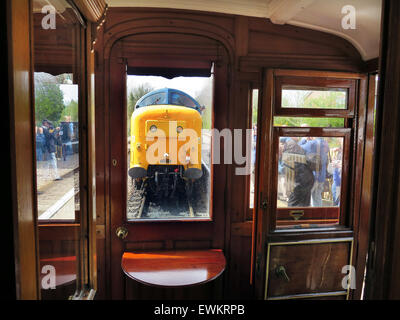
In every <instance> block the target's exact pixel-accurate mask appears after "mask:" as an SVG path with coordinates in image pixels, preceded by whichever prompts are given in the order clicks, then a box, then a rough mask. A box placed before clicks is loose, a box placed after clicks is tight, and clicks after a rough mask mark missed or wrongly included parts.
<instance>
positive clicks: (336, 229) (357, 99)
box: [254, 70, 368, 298]
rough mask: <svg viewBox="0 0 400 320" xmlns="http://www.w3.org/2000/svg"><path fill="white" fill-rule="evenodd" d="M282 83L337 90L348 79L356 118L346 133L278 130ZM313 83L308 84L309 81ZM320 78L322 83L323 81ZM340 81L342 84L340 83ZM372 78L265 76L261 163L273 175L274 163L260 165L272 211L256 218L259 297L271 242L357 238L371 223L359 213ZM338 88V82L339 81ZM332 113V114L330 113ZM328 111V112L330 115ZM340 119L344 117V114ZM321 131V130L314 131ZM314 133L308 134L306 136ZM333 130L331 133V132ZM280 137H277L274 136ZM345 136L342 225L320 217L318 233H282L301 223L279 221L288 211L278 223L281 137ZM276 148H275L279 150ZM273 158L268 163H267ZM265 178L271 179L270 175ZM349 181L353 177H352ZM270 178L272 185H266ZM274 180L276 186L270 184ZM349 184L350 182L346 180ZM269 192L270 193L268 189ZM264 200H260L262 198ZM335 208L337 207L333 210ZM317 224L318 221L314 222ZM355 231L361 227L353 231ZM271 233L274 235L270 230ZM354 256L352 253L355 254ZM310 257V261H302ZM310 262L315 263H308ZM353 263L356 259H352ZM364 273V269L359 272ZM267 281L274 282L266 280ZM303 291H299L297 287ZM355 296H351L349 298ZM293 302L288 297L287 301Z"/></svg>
mask: <svg viewBox="0 0 400 320" xmlns="http://www.w3.org/2000/svg"><path fill="white" fill-rule="evenodd" d="M275 76H276V77H277V79H284V81H286V82H287V83H288V84H290V83H291V82H292V81H293V82H296V81H297V82H296V84H298V85H300V84H301V83H304V84H305V85H308V86H317V87H318V86H321V87H324V86H330V83H332V85H333V86H334V83H335V82H336V81H337V80H336V79H342V80H340V81H343V80H344V79H348V80H344V82H342V84H343V83H345V82H347V85H346V86H348V88H350V92H351V94H350V96H349V102H348V103H349V106H351V105H352V106H351V107H350V108H349V109H348V110H345V111H344V112H342V113H341V116H342V117H343V116H344V117H349V118H350V119H353V120H351V121H346V122H345V127H347V128H344V129H321V128H311V129H306V130H305V131H304V128H274V129H272V118H273V113H272V112H271V110H275V114H277V115H281V113H282V111H283V108H280V109H279V108H277V106H276V103H277V101H278V102H279V99H276V97H277V96H278V95H279V94H280V89H279V90H278V89H277V87H278V86H280V83H279V82H278V84H277V82H274V77H275ZM306 79H307V80H306ZM318 79H319V80H322V79H323V80H322V81H319V85H318ZM307 81H309V82H307ZM340 81H339V82H340ZM365 83H366V77H365V76H364V75H363V74H360V73H347V72H345V73H343V72H332V73H331V72H327V71H304V70H268V71H267V74H266V76H265V87H264V88H265V91H264V94H266V96H265V97H264V99H263V106H262V109H261V112H262V115H261V119H263V123H266V126H265V128H264V130H263V128H261V130H262V133H261V134H262V140H261V150H263V149H264V151H263V152H261V154H260V157H261V159H260V164H262V163H263V162H264V161H265V162H268V163H270V162H271V160H270V159H273V162H272V168H275V169H273V170H272V171H271V170H270V169H269V168H268V165H265V166H266V167H265V169H262V167H261V166H260V165H259V168H260V169H259V170H264V171H259V177H258V181H259V182H258V183H259V188H260V189H259V197H260V198H259V199H265V198H267V199H268V202H269V205H268V207H267V208H266V210H262V209H258V210H257V211H258V212H257V215H256V218H255V219H256V225H255V231H254V232H255V233H256V234H257V241H256V242H254V261H255V263H254V283H255V290H256V291H255V292H256V295H257V296H259V295H263V294H264V291H263V290H264V288H263V286H262V285H261V284H260V282H261V281H262V279H263V275H262V270H265V267H266V266H265V262H264V261H265V260H264V259H265V251H264V248H265V247H264V246H265V245H267V244H272V243H276V242H277V241H282V242H287V241H307V240H311V239H333V238H335V237H336V238H340V237H346V238H347V237H350V239H353V238H352V237H353V236H357V235H358V229H357V228H358V224H359V223H360V221H361V222H362V223H365V222H366V221H365V219H368V217H367V215H361V216H359V215H358V210H359V201H360V198H359V197H360V190H361V189H360V186H361V183H362V162H363V157H364V134H365V133H364V127H365V119H366V118H365V114H366V107H365V104H366V101H367V99H366V93H367V87H366V85H365ZM336 85H338V83H337V82H336ZM307 112H308V110H305V109H301V110H300V109H299V110H291V111H290V112H289V114H291V115H292V116H303V113H307ZM325 112H326V111H325V110H324V111H323V112H321V113H320V114H319V113H318V111H317V112H316V111H315V110H313V111H312V112H310V113H309V115H310V116H317V115H320V116H327V114H325ZM329 112H330V111H329ZM329 112H328V113H329ZM336 116H340V115H339V113H338V114H336ZM314 130H315V131H314ZM306 131H308V133H306ZM328 132H329V133H328ZM271 135H272V136H273V137H274V138H272V136H271ZM281 135H284V136H325V135H327V136H329V135H333V136H343V137H344V138H345V139H344V140H345V142H344V151H343V154H344V159H343V163H344V165H345V168H344V169H343V179H342V192H341V197H342V198H341V214H340V218H339V221H338V223H339V224H338V225H337V226H331V225H328V226H326V227H323V225H324V224H330V223H329V222H332V221H327V220H325V218H323V219H324V220H320V219H319V223H321V226H320V227H319V228H312V229H308V230H307V229H304V230H303V231H301V230H299V229H297V230H296V229H292V230H290V229H286V230H285V229H284V228H283V229H282V228H280V226H281V225H282V224H286V225H288V224H290V225H291V224H296V222H294V221H292V222H290V223H287V222H286V221H280V220H279V210H280V211H281V212H282V213H284V212H286V211H287V210H286V209H282V210H281V209H279V210H278V220H276V219H275V213H274V212H275V211H276V203H275V202H276V200H275V199H276V196H277V194H276V192H277V177H276V175H277V172H275V171H276V168H277V161H278V153H277V152H274V151H273V150H277V146H278V140H277V139H278V138H277V137H278V136H281ZM266 141H274V144H272V143H271V142H268V143H266ZM274 146H275V147H274ZM265 159H267V160H265ZM264 176H265V177H264ZM346 177H347V178H346ZM264 179H266V182H265V183H263V182H262V181H263V180H264ZM271 181H272V183H273V184H272V185H271V184H270V183H271ZM345 181H347V182H345ZM267 190H269V191H267ZM258 201H260V200H258ZM314 210H315V213H316V212H317V211H318V209H317V208H308V209H306V211H307V212H308V211H310V213H311V211H314ZM330 210H333V209H330ZM311 222H312V221H307V220H304V221H301V223H302V225H303V224H304V227H305V228H306V227H307V223H311ZM313 223H315V221H314V222H313ZM275 225H277V227H278V229H275V228H274V226H275ZM353 228H356V230H355V231H353ZM268 230H269V231H268ZM354 243H355V245H354V247H355V248H356V249H357V250H358V249H359V248H358V247H357V244H358V243H357V240H355V241H354ZM349 254H350V253H349ZM365 255H366V250H365V247H364V248H363V247H361V249H360V250H359V251H358V257H361V258H360V259H363V257H365ZM350 258H351V259H352V260H353V261H355V263H357V261H356V260H357V259H356V254H355V252H353V256H352V257H350V256H349V259H350ZM302 259H306V258H302ZM308 260H309V259H308ZM349 261H350V260H349ZM357 272H361V273H362V271H357ZM266 281H267V282H268V281H270V279H267V280H266ZM296 290H297V289H296ZM319 293H320V294H322V293H323V288H320V291H319ZM282 295H283V296H285V297H286V296H287V295H286V294H285V293H282ZM349 296H350V297H351V295H349ZM287 298H288V297H287Z"/></svg>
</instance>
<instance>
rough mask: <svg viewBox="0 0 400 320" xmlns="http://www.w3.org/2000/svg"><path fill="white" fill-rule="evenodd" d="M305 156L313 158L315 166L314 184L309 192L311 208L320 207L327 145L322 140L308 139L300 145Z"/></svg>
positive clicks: (324, 178) (327, 151)
mask: <svg viewBox="0 0 400 320" xmlns="http://www.w3.org/2000/svg"><path fill="white" fill-rule="evenodd" d="M301 147H302V148H303V149H304V151H305V152H306V155H312V156H314V159H315V161H316V166H315V170H314V177H315V182H314V185H313V187H312V191H311V206H313V207H322V192H323V190H324V183H325V180H326V170H327V165H328V154H329V145H328V143H327V142H326V141H325V139H324V138H312V137H309V138H308V141H307V142H306V143H304V144H302V145H301Z"/></svg>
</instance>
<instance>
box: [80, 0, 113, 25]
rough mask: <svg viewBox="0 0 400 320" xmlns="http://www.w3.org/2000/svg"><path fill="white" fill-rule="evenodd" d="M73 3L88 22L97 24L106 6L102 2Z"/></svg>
mask: <svg viewBox="0 0 400 320" xmlns="http://www.w3.org/2000/svg"><path fill="white" fill-rule="evenodd" d="M73 2H74V3H75V5H76V6H77V7H78V9H79V11H80V12H81V13H82V14H83V16H84V17H85V18H86V19H87V20H88V21H90V22H98V21H99V20H100V18H101V17H102V16H103V15H104V12H105V10H106V6H107V4H106V2H105V1H104V0H91V1H87V0H86V1H85V0H74V1H73Z"/></svg>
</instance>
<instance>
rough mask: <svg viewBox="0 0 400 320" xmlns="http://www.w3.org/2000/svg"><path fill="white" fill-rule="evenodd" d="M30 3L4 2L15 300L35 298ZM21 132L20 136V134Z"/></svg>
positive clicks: (36, 280) (36, 284)
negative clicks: (6, 38) (7, 40)
mask: <svg viewBox="0 0 400 320" xmlns="http://www.w3.org/2000/svg"><path fill="white" fill-rule="evenodd" d="M30 10H31V8H30V1H28V0H21V1H7V32H8V35H7V36H8V39H12V40H13V41H12V42H11V43H10V40H9V42H8V67H9V70H8V90H9V101H8V104H9V106H10V107H9V108H10V119H9V121H10V147H11V148H10V150H9V151H8V152H6V154H8V155H9V157H10V158H11V159H12V160H11V168H10V169H11V170H10V171H11V181H12V184H11V186H6V187H9V188H10V189H11V190H12V201H13V204H12V207H13V211H12V215H13V219H14V221H13V222H14V243H15V246H14V252H15V270H16V271H15V273H16V286H17V292H16V294H17V299H38V298H39V296H40V294H39V284H38V259H37V257H38V255H37V241H36V239H37V237H36V215H37V213H36V209H35V200H34V193H35V190H36V186H35V184H34V181H35V179H34V178H35V171H34V163H35V161H34V150H33V143H32V141H33V132H34V128H33V121H32V119H33V114H32V110H33V107H32V91H33V90H32V86H33V78H32V69H33V68H32V58H31V54H30V53H31V45H32V38H31V30H32V21H31V11H30ZM21 133H23V134H21Z"/></svg>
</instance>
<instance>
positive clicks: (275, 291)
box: [255, 70, 368, 300]
mask: <svg viewBox="0 0 400 320" xmlns="http://www.w3.org/2000/svg"><path fill="white" fill-rule="evenodd" d="M366 94H367V77H366V76H364V75H360V74H349V73H339V72H320V71H296V70H268V71H267V72H266V76H265V79H264V92H263V102H262V112H261V116H260V119H261V141H260V142H259V143H260V149H259V150H261V151H260V161H259V165H258V170H259V171H258V172H259V178H258V187H259V189H258V209H257V215H256V218H255V223H256V228H255V229H256V242H255V289H256V294H257V296H258V297H259V298H262V299H268V300H271V299H294V298H296V299H301V298H303V299H306V298H318V299H319V298H323V299H326V298H327V299H338V298H339V299H348V298H352V297H354V296H355V295H357V294H359V293H360V291H361V287H362V278H360V276H359V274H363V273H364V269H363V266H365V258H366V250H365V249H360V248H362V247H363V246H359V243H360V242H361V243H363V245H364V242H365V237H364V235H363V234H364V232H366V231H367V230H364V229H363V230H361V229H360V224H363V225H364V224H365V220H367V219H368V212H361V214H360V193H361V192H362V183H361V182H362V170H363V161H364V142H365V141H364V139H365V137H364V135H365V130H364V126H365V120H366V109H367V108H366V104H367V100H366V99H367V98H366ZM361 251H362V252H361ZM350 272H351V274H350ZM354 272H355V274H354ZM349 275H350V277H348V276H349ZM346 276H347V277H346ZM345 277H346V278H345ZM356 279H357V281H356ZM347 280H349V281H347Z"/></svg>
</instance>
